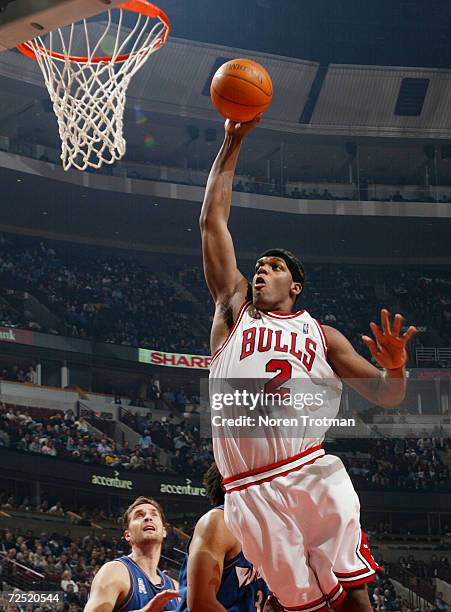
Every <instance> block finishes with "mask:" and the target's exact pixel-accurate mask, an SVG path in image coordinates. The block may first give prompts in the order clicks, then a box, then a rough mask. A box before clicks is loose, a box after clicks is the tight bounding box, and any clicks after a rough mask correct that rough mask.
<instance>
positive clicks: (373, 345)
mask: <svg viewBox="0 0 451 612" xmlns="http://www.w3.org/2000/svg"><path fill="white" fill-rule="evenodd" d="M362 340H363V342H364V343H365V344H366V345H367V347H368V348H369V349H370V352H371V354H372V355H373V357H376V355H377V354H378V352H379V349H378V348H377V344H376V343H375V342H374V340H373V339H372V338H370V337H369V336H362Z"/></svg>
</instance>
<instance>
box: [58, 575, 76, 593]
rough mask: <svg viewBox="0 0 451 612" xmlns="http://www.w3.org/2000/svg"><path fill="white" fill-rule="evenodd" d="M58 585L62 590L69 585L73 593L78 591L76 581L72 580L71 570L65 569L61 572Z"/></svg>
mask: <svg viewBox="0 0 451 612" xmlns="http://www.w3.org/2000/svg"><path fill="white" fill-rule="evenodd" d="M60 586H61V588H62V589H63V591H67V589H68V587H69V586H71V587H72V589H73V591H74V592H75V593H77V592H78V586H77V583H76V582H74V581H73V580H72V572H71V571H70V570H65V571H64V572H63V573H62V575H61V582H60Z"/></svg>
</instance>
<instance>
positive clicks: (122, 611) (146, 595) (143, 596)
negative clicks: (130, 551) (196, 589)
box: [114, 555, 177, 612]
mask: <svg viewBox="0 0 451 612" xmlns="http://www.w3.org/2000/svg"><path fill="white" fill-rule="evenodd" d="M115 561H120V563H123V564H124V565H125V567H126V568H127V570H128V573H129V576H130V590H129V592H128V594H127V597H126V598H125V600H124V601H123V603H122V604H120V605H119V606H116V607H115V608H114V612H127V611H129V610H140V609H141V608H144V606H146V605H147V604H148V603H149V601H151V600H152V599H153V598H154V597H155V596H156V595H158V593H161V592H162V591H168V590H170V589H175V590H177V589H176V587H175V584H174V581H173V580H172V578H169V576H167V575H166V574H163V572H160V570H159V569H157V573H158V576H159V577H160V578H161V582H160V584H158V585H157V584H153V582H151V581H150V580H149V578H148V577H147V576H146V574H145V573H144V572H143V571H142V569H141V568H140V567H139V565H137V564H136V563H135V562H134V561H133V559H131V558H130V557H128V556H126V555H125V556H123V557H118V558H117V559H115ZM164 609H165V610H177V599H172V600H171V601H169V602H168V603H167V604H166V606H165V608H164Z"/></svg>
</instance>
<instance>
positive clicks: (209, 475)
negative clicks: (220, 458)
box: [203, 462, 225, 506]
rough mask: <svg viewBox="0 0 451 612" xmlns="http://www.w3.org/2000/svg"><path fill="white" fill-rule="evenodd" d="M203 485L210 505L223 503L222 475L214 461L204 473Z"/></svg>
mask: <svg viewBox="0 0 451 612" xmlns="http://www.w3.org/2000/svg"><path fill="white" fill-rule="evenodd" d="M203 482H204V487H205V491H206V493H207V497H208V499H209V500H210V502H211V505H212V506H220V505H221V504H223V503H224V497H225V495H224V489H223V484H222V476H221V474H220V473H219V470H218V467H217V465H216V463H214V462H213V463H212V464H211V465H210V467H209V468H208V470H207V471H206V472H205V474H204V481H203Z"/></svg>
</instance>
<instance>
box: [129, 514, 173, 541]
mask: <svg viewBox="0 0 451 612" xmlns="http://www.w3.org/2000/svg"><path fill="white" fill-rule="evenodd" d="M124 537H125V539H126V540H127V542H128V543H129V544H130V545H138V546H139V545H142V544H147V543H151V542H157V543H161V542H162V541H163V540H164V538H165V537H166V529H165V527H164V524H163V521H162V519H161V514H160V513H159V511H158V509H157V508H156V507H155V506H153V505H152V504H140V505H139V506H136V508H134V509H133V512H132V515H131V517H130V521H129V524H128V528H127V529H126V530H125V533H124Z"/></svg>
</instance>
